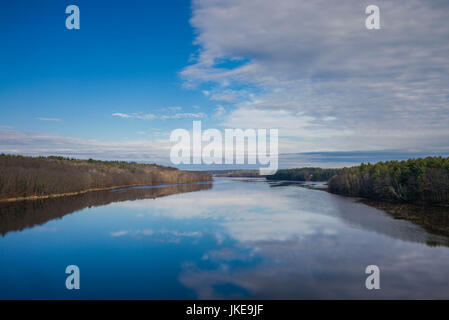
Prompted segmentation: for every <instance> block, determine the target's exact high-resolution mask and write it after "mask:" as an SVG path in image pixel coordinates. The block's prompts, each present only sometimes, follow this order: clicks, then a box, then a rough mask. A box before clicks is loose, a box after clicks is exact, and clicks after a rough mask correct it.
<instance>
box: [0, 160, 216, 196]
mask: <svg viewBox="0 0 449 320" xmlns="http://www.w3.org/2000/svg"><path fill="white" fill-rule="evenodd" d="M208 181H212V175H211V174H210V173H207V172H199V171H183V170H178V169H176V168H172V167H166V166H159V165H156V164H142V163H136V162H125V161H100V160H93V159H89V160H79V159H68V158H63V157H24V156H18V155H5V154H2V155H0V201H1V202H12V201H22V200H37V199H46V198H57V197H64V196H73V195H77V194H83V193H87V192H91V191H101V190H112V189H117V188H126V187H135V186H147V185H159V184H181V183H193V182H208Z"/></svg>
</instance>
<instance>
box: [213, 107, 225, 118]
mask: <svg viewBox="0 0 449 320" xmlns="http://www.w3.org/2000/svg"><path fill="white" fill-rule="evenodd" d="M225 113H226V109H225V108H224V107H223V106H222V105H218V106H217V107H216V108H215V114H214V117H221V116H222V115H224V114H225Z"/></svg>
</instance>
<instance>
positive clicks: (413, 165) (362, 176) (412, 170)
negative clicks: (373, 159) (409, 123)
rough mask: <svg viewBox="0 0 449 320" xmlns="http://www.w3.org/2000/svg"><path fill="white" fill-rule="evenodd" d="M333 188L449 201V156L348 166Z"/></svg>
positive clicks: (419, 200) (369, 195)
mask: <svg viewBox="0 0 449 320" xmlns="http://www.w3.org/2000/svg"><path fill="white" fill-rule="evenodd" d="M328 184H329V191H330V192H333V193H338V194H343V195H348V196H357V197H364V198H370V199H376V200H388V201H404V202H415V203H435V204H437V203H439V204H441V203H449V158H442V157H427V158H424V159H423V158H419V159H409V160H407V161H387V162H378V163H376V164H361V165H360V166H356V167H351V168H344V169H342V170H341V172H340V173H339V174H337V175H335V176H334V177H332V178H331V179H330V180H329V182H328Z"/></svg>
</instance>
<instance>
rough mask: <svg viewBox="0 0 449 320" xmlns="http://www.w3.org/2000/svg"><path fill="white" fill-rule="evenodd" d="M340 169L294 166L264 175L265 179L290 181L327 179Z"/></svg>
mask: <svg viewBox="0 0 449 320" xmlns="http://www.w3.org/2000/svg"><path fill="white" fill-rule="evenodd" d="M340 170H341V169H322V168H296V169H282V170H278V171H277V172H276V173H275V174H273V175H270V176H266V178H267V180H290V181H327V180H329V179H330V178H331V177H332V176H334V175H336V174H337V173H339V172H340Z"/></svg>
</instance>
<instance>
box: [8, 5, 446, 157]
mask: <svg viewBox="0 0 449 320" xmlns="http://www.w3.org/2000/svg"><path fill="white" fill-rule="evenodd" d="M371 2H373V1H371ZM371 2H366V1H349V0H344V1H340V2H339V3H338V4H336V3H333V4H330V3H329V2H326V1H322V0H317V1H314V2H313V3H311V2H310V1H292V0H283V1H280V2H273V1H268V0H260V1H254V0H242V1H237V0H230V1H225V2H223V1H215V0H212V1H206V0H195V1H193V2H189V1H175V0H171V1H138V0H130V1H99V0H95V1H93V0H89V1H73V2H65V1H60V0H59V1H56V0H55V1H51V0H45V1H44V0H36V1H20V0H19V1H8V2H2V4H1V5H0V41H1V50H0V152H8V153H20V154H29V155H38V154H42V155H49V154H60V155H67V156H74V157H79V158H87V157H93V158H98V159H126V160H138V161H149V162H154V161H156V162H161V163H165V162H166V161H167V158H168V155H169V151H167V150H168V148H169V147H170V143H169V141H168V137H169V134H170V132H171V130H173V129H175V128H185V129H190V128H191V127H192V120H201V121H202V122H203V126H204V127H207V128H219V129H222V128H243V129H245V128H256V129H257V128H278V129H279V134H280V145H279V151H280V152H281V153H285V154H297V153H313V152H319V153H320V154H327V153H328V154H329V157H330V158H331V159H332V161H331V162H332V165H334V160H335V159H334V158H333V157H334V154H332V153H335V152H346V153H348V154H351V152H356V153H355V154H356V158H357V159H358V157H359V155H360V152H368V153H369V154H370V156H369V158H370V159H371V160H372V157H373V156H372V153H373V152H379V155H380V154H382V155H384V154H385V152H388V151H391V150H393V151H395V152H391V154H392V158H394V157H395V154H398V153H400V154H401V155H403V154H410V155H411V156H413V155H416V154H419V155H425V154H441V155H445V154H448V152H449V129H448V126H447V123H449V103H448V101H449V64H448V59H447V57H448V56H449V10H448V9H449V4H448V3H447V2H445V1H437V0H432V1H426V2H423V1H418V0H411V1H408V2H407V3H403V4H401V5H399V4H397V3H396V4H395V3H392V2H391V1H374V2H373V3H371ZM69 4H76V5H78V6H79V8H80V13H81V29H80V30H67V29H66V28H65V19H66V17H67V14H66V13H65V7H66V6H67V5H69ZM369 4H377V5H379V7H380V9H381V25H382V28H381V29H380V30H377V31H373V30H371V31H368V30H367V29H366V28H365V25H364V19H365V18H366V15H365V14H364V9H365V7H366V6H367V5H369ZM324 8H325V9H326V10H324ZM357 152H358V153H357ZM288 158H289V159H290V160H289V162H288V164H285V165H286V166H299V165H301V164H304V163H305V162H301V161H299V160H298V161H296V162H295V161H293V162H292V161H291V157H288ZM382 159H383V156H382ZM362 161H363V159H362ZM337 162H339V161H337ZM340 162H341V161H340ZM317 163H321V162H319V161H318V162H317ZM307 164H310V163H309V162H307Z"/></svg>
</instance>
